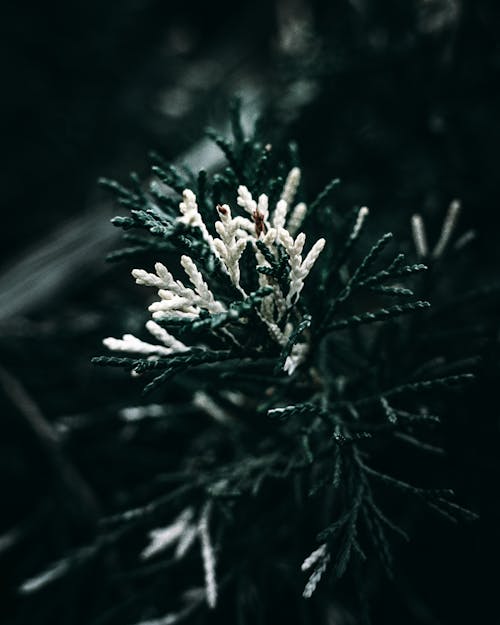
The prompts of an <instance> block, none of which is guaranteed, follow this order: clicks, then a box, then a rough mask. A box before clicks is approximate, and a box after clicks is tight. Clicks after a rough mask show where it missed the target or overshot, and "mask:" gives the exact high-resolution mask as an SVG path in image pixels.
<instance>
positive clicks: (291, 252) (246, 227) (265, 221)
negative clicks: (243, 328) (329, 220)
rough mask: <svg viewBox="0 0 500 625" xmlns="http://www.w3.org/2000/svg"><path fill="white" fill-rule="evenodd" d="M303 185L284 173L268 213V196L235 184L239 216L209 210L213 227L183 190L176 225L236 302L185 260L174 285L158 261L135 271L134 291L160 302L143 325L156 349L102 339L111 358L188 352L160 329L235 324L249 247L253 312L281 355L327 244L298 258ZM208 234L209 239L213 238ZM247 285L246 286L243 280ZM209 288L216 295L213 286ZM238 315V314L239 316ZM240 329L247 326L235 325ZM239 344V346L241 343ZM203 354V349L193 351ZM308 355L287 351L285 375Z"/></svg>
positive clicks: (221, 208)
mask: <svg viewBox="0 0 500 625" xmlns="http://www.w3.org/2000/svg"><path fill="white" fill-rule="evenodd" d="M299 183H300V170H299V169H298V168H297V167H294V168H293V169H292V170H291V171H290V173H289V174H288V176H287V178H286V181H285V184H284V187H283V190H282V193H281V195H280V199H279V200H278V201H277V203H276V205H275V206H274V208H273V209H272V210H270V207H269V197H268V196H267V195H266V194H265V193H262V194H261V195H260V196H259V197H258V198H257V199H254V197H253V196H252V193H251V192H250V191H249V189H248V188H247V187H246V186H244V185H240V186H238V188H237V190H236V191H237V196H236V204H237V206H238V207H240V209H242V211H243V214H233V213H234V211H233V210H232V209H231V207H230V206H229V205H228V204H222V205H217V206H216V207H214V214H215V216H216V217H218V219H216V220H215V223H214V224H206V223H205V221H204V220H203V217H202V215H201V213H200V211H199V209H198V203H197V198H196V195H195V194H194V193H193V191H191V190H190V189H185V190H184V192H183V194H182V201H181V202H180V204H179V213H180V214H179V216H178V217H177V218H176V221H177V223H178V224H182V225H184V226H185V227H186V228H188V229H191V231H192V232H194V233H196V232H197V233H199V235H198V237H199V239H201V240H202V241H203V244H204V245H205V246H206V248H208V252H209V253H210V254H211V255H212V256H213V257H215V260H216V263H218V267H219V269H220V270H221V271H222V273H223V274H225V275H226V276H227V278H228V281H229V283H230V285H231V286H232V287H233V289H234V300H233V301H228V299H227V296H226V297H221V296H216V295H215V294H214V291H213V290H211V287H210V282H209V284H207V281H206V278H207V277H208V276H207V275H206V274H205V275H204V274H203V270H204V269H203V267H202V266H201V265H200V264H199V261H198V263H197V262H195V260H194V259H193V258H192V257H191V256H188V255H183V256H181V258H180V264H181V266H182V269H183V270H184V274H185V278H184V279H182V280H180V279H176V278H175V277H174V276H173V274H172V273H171V272H170V271H169V269H167V267H165V265H163V264H162V263H161V262H157V263H156V264H155V266H154V273H150V272H148V271H145V270H144V269H134V270H133V271H132V275H133V277H134V278H135V281H136V283H137V284H140V285H144V286H149V287H153V288H155V289H157V292H158V300H157V301H155V302H154V303H152V304H151V305H150V307H149V311H150V312H151V313H152V317H153V319H152V320H151V321H149V322H148V323H147V325H146V327H147V329H148V331H149V332H150V334H151V335H153V337H154V338H155V339H157V341H158V343H156V344H155V343H149V342H145V341H143V340H141V339H139V338H137V337H135V336H133V335H131V334H126V335H124V336H123V337H122V338H121V339H115V338H107V339H105V340H104V345H105V346H106V347H108V348H109V349H110V350H112V351H120V352H129V353H131V354H143V355H148V356H149V357H150V358H158V357H162V356H170V355H172V354H174V353H180V352H185V351H187V350H189V349H190V348H189V346H187V345H185V344H184V343H182V342H181V341H180V340H178V339H177V338H176V337H175V336H173V335H172V334H170V333H169V332H168V331H167V330H166V329H165V328H164V327H162V326H161V325H160V324H161V323H162V322H165V323H168V322H175V321H176V320H181V321H182V320H184V321H187V320H192V321H196V320H202V319H206V318H207V316H210V315H219V314H224V313H226V314H228V315H229V316H230V315H231V314H233V317H238V313H237V312H235V309H234V306H233V307H232V305H234V304H236V305H238V304H239V303H244V302H245V300H248V301H253V300H252V299H251V298H252V296H253V295H255V294H252V293H251V288H250V286H249V285H248V284H246V282H248V274H245V272H244V271H243V270H242V266H241V260H242V256H243V254H244V253H245V250H246V249H247V248H249V249H250V250H251V254H253V271H254V272H255V277H254V282H257V283H258V285H259V287H260V288H264V287H265V288H267V289H268V291H269V293H267V291H266V292H265V294H264V295H262V296H261V297H260V299H259V301H258V304H256V312H257V315H258V317H259V318H260V320H261V321H262V323H263V324H264V325H265V326H266V328H267V333H268V335H269V336H270V337H271V339H272V340H273V341H275V342H276V343H277V344H278V345H279V346H280V347H281V348H285V347H286V345H287V343H288V341H289V339H290V337H291V336H292V334H293V331H294V329H295V328H296V327H297V325H298V324H299V323H300V322H301V319H302V315H301V313H299V310H298V309H297V303H298V301H299V299H300V295H301V292H302V289H303V287H304V282H305V280H306V278H307V277H308V275H309V273H310V271H311V269H312V268H313V266H314V263H315V262H316V260H317V258H318V256H319V255H320V253H321V251H322V250H323V248H324V246H325V240H324V239H322V238H321V239H319V240H318V241H316V242H315V243H314V245H312V247H311V248H310V250H309V252H308V253H307V254H305V256H303V252H304V248H305V244H306V236H305V234H304V233H302V232H301V233H299V234H296V232H297V231H298V229H299V228H300V226H301V224H302V221H303V219H304V217H305V214H306V205H305V204H303V203H299V204H297V205H296V206H293V201H294V198H295V195H296V192H297V188H298V185H299ZM211 231H212V232H213V234H212V233H211ZM283 254H285V255H286V272H285V274H286V275H285V277H284V279H282V280H279V279H278V278H277V277H276V275H275V274H274V273H273V272H274V269H275V268H274V267H273V265H274V264H275V263H279V261H280V260H281V259H282V257H283ZM245 278H246V281H245ZM213 289H214V290H215V292H217V288H216V286H215V285H214V286H213ZM236 310H237V309H236ZM240 321H241V323H242V324H244V323H245V321H244V319H241V320H240ZM218 336H219V338H221V340H222V339H224V340H228V337H230V338H231V339H232V341H233V343H237V340H236V338H235V337H234V336H233V335H232V334H231V332H230V331H229V330H227V329H226V328H224V329H223V331H222V332H221V333H219V334H218ZM242 342H244V340H243V341H242ZM196 346H197V347H200V345H196ZM307 351H308V345H307V343H304V342H303V343H297V342H295V344H294V345H293V346H292V347H291V349H290V351H289V353H288V355H287V357H286V359H285V362H284V365H283V369H284V371H286V372H287V373H288V374H290V375H291V374H292V373H293V372H294V371H295V370H296V368H297V367H298V366H299V365H300V363H301V362H302V361H303V359H304V357H305V355H306V353H307Z"/></svg>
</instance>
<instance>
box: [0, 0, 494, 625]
mask: <svg viewBox="0 0 500 625" xmlns="http://www.w3.org/2000/svg"><path fill="white" fill-rule="evenodd" d="M2 9H3V10H2V13H3V16H2V29H1V30H2V52H1V61H0V63H1V65H0V71H1V75H2V98H1V100H0V110H1V115H0V120H1V123H2V125H3V127H2V132H1V137H2V155H3V159H2V166H1V168H0V185H1V187H0V188H1V189H2V193H1V202H2V205H3V206H2V224H1V225H2V235H3V236H2V256H1V259H0V261H1V264H0V294H1V297H0V393H1V403H2V417H1V418H2V421H3V423H2V435H1V436H0V467H1V469H2V470H1V477H0V488H1V490H2V495H1V502H2V503H1V506H0V621H1V620H2V613H3V614H4V615H5V619H6V622H15V623H38V622H39V623H46V622H47V623H49V622H50V623H59V622H60V623H73V622H75V623H80V622H82V623H83V622H91V620H85V618H84V617H80V616H79V611H80V610H83V613H84V614H86V613H87V612H86V610H88V615H91V613H92V610H91V609H90V608H88V607H85V609H84V608H83V603H84V601H85V600H84V597H83V596H82V594H81V592H80V589H81V587H85V588H87V591H86V592H88V588H94V587H93V586H92V584H91V583H90V581H89V580H88V579H79V580H76V581H75V580H73V581H72V585H71V587H67V588H65V592H66V597H65V600H64V601H62V600H59V599H58V600H56V598H55V597H54V596H51V597H49V598H48V599H47V598H46V597H45V596H44V597H43V598H42V597H36V598H35V599H34V600H33V603H29V605H27V606H26V605H23V606H19V605H18V602H17V599H16V590H15V589H16V588H17V586H18V585H19V583H21V582H22V581H23V580H24V579H25V578H26V577H29V576H30V575H32V574H34V573H36V572H37V571H38V570H39V569H40V568H41V567H42V566H43V565H44V564H46V563H47V562H49V561H50V560H51V559H55V558H56V557H57V555H58V554H60V553H61V550H62V549H63V548H65V547H70V546H74V545H76V544H80V543H81V542H82V540H84V538H85V537H86V536H90V535H92V532H93V529H94V527H95V522H96V517H97V516H98V513H97V511H95V510H94V509H93V508H94V506H96V507H101V508H102V507H104V508H106V498H107V497H111V496H112V495H113V493H114V494H115V495H116V493H117V492H118V491H120V489H126V484H127V479H129V477H130V476H129V475H128V473H127V471H129V470H130V473H133V471H132V469H130V466H131V465H132V464H133V462H134V459H133V457H130V458H124V457H120V456H119V453H120V452H118V451H117V452H116V453H117V456H116V457H114V456H111V457H110V456H109V449H110V447H111V445H110V444H108V443H110V441H111V440H112V437H113V435H114V434H113V427H112V425H111V423H112V417H111V416H110V417H109V423H110V425H109V427H108V429H106V428H104V429H103V428H102V427H101V429H99V430H93V429H92V428H90V429H89V428H87V429H85V428H81V430H80V429H79V428H78V426H75V432H76V434H75V435H71V436H67V431H68V429H69V430H71V427H72V425H71V424H73V425H74V424H75V423H76V424H78V423H85V420H86V419H87V418H88V415H91V414H93V413H95V411H100V413H101V414H109V415H112V414H113V411H114V410H115V408H117V407H120V406H123V405H127V403H128V404H130V403H132V404H133V403H135V402H137V397H138V389H139V388H140V387H139V385H137V386H133V385H132V386H131V384H130V382H129V381H128V380H125V381H124V380H122V379H121V377H120V376H119V375H117V376H116V377H115V379H114V380H113V384H110V383H109V377H107V378H104V376H102V374H101V372H100V371H97V372H96V371H94V370H93V369H92V367H91V366H90V364H89V359H90V356H91V355H93V354H95V353H96V352H98V351H99V349H100V347H99V346H100V340H101V338H102V337H103V336H107V335H109V334H116V333H117V327H122V326H126V325H127V312H126V307H125V304H124V300H125V299H126V298H133V297H137V295H136V294H135V291H133V292H132V289H131V287H130V285H129V282H130V280H129V277H128V272H127V271H126V270H124V269H123V268H121V267H116V266H114V265H107V264H106V263H105V262H104V258H105V255H106V252H107V251H109V250H110V249H112V248H113V245H114V241H115V233H114V231H113V228H112V227H111V226H109V225H108V222H109V218H110V217H111V216H112V215H113V214H114V211H115V210H116V209H115V208H114V207H113V206H112V203H111V202H110V200H109V197H108V196H107V195H106V194H104V193H103V192H102V191H100V190H99V188H98V185H97V178H98V177H99V176H107V177H112V178H117V179H118V180H120V181H125V180H126V178H127V175H128V172H130V171H131V170H135V171H138V172H140V173H141V174H143V173H145V172H146V166H147V160H146V154H147V152H148V150H151V149H155V150H157V151H160V152H161V153H162V154H163V155H164V156H165V158H166V159H167V160H172V161H177V162H183V161H188V162H193V163H197V158H199V156H200V152H201V151H202V150H203V149H204V143H203V131H204V129H205V127H206V126H207V125H210V126H215V127H218V128H224V125H225V120H226V117H227V105H228V101H229V98H230V97H231V96H232V95H234V94H240V95H241V96H242V99H243V102H244V110H246V111H247V112H248V118H249V120H250V121H251V119H253V118H254V117H255V116H256V114H257V112H258V111H267V119H268V122H267V123H268V125H269V128H270V134H272V133H276V130H275V128H276V126H277V124H276V123H275V122H279V123H280V124H282V125H283V131H282V134H284V135H285V136H286V137H290V138H292V137H293V138H294V139H295V140H297V142H298V144H299V148H300V155H301V158H302V161H303V163H304V170H305V178H306V181H307V182H306V184H307V187H308V191H309V195H312V194H314V192H316V191H318V190H319V189H320V188H321V187H322V186H323V185H324V184H325V183H326V182H327V181H328V180H329V179H330V178H331V177H332V176H339V177H340V178H341V179H342V181H343V184H342V186H341V188H340V190H339V195H338V196H337V197H338V203H339V205H340V206H350V205H354V204H367V205H368V206H370V208H371V210H372V214H373V215H374V217H373V222H372V227H373V228H374V230H375V233H374V236H376V235H377V234H380V232H382V231H383V230H384V229H387V228H388V229H390V230H392V231H393V232H395V233H396V234H397V235H398V236H399V237H400V239H401V240H402V241H403V245H405V244H407V242H408V240H409V238H410V227H409V220H410V216H411V215H412V214H413V213H414V212H416V211H418V212H421V213H422V214H423V215H424V217H425V220H426V224H427V225H428V230H429V232H430V233H434V234H435V236H437V233H438V232H439V228H440V224H441V222H442V219H443V216H444V214H445V212H446V208H447V206H448V204H449V203H450V201H451V200H452V199H454V198H460V199H461V200H462V202H463V207H464V210H463V214H462V216H461V224H460V229H461V230H463V231H464V232H465V231H466V230H467V229H469V228H472V229H473V230H474V231H475V232H476V239H475V241H474V243H473V244H472V246H471V247H470V248H469V250H468V254H469V264H468V269H467V271H466V273H464V274H463V276H461V279H462V280H463V282H464V284H466V285H467V286H468V287H474V286H477V285H479V284H480V283H483V282H484V281H487V280H495V279H496V277H497V273H498V267H499V264H498V261H499V249H500V246H499V245H498V224H499V222H498V217H497V213H498V210H499V199H500V185H499V184H498V174H497V166H498V165H497V163H498V146H499V144H500V118H499V110H500V84H499V77H500V74H499V69H500V39H499V37H498V31H499V28H500V5H499V3H498V2H496V1H495V0H380V1H377V2H374V1H369V0H339V1H338V2H331V3H327V2H319V1H316V2H315V1H310V2H307V1H305V0H275V1H264V0H262V1H259V0H254V1H253V2H249V1H246V0H242V1H240V2H232V3H230V2H215V3H207V2H202V1H200V0H192V1H191V2H190V3H176V2H166V1H164V2H160V1H153V0H121V1H116V0H110V1H108V2H97V1H96V0H88V1H86V2H75V1H73V2H52V3H37V2H34V1H32V2H24V3H14V2H10V3H9V2H7V3H4V4H3V7H2ZM210 158H213V156H212V155H211V153H210ZM211 164H212V165H215V164H216V161H213V162H212V163H211ZM405 242H406V243H405ZM496 312H498V311H496ZM117 320H119V323H117ZM489 323H490V324H491V331H492V333H496V332H497V325H496V322H495V320H494V319H493V320H490V322H489ZM497 376H498V364H497V357H496V352H495V353H492V354H491V355H490V360H489V361H488V362H487V365H486V366H485V372H484V378H483V382H482V386H481V387H480V388H479V389H476V391H474V393H470V394H469V395H468V396H467V397H466V399H465V400H464V401H463V402H462V403H461V404H460V405H456V406H452V408H451V410H452V411H453V410H455V411H456V423H455V426H456V427H455V429H454V430H453V434H452V435H450V440H449V446H450V450H451V451H450V457H451V464H450V475H451V476H452V479H454V480H456V482H458V490H459V492H460V494H461V495H462V496H463V497H464V499H465V500H466V501H467V502H468V504H469V505H470V506H472V507H473V508H474V509H475V510H476V511H477V512H479V513H480V514H481V520H480V521H479V522H478V523H477V524H475V526H474V527H470V526H467V527H461V528H456V527H453V528H450V527H448V526H444V525H439V524H437V525H435V524H434V521H433V519H430V520H429V522H428V526H425V525H424V526H423V527H422V528H421V531H419V532H417V536H416V538H415V542H414V543H413V545H412V546H410V547H405V548H404V549H402V550H401V551H402V553H401V554H400V557H401V560H402V562H403V564H402V567H401V570H400V576H399V579H397V580H396V582H397V583H396V585H395V586H391V585H390V584H387V585H386V586H385V585H382V589H381V590H380V592H379V593H378V595H377V601H376V605H375V614H376V618H375V619H374V622H375V623H377V624H378V623H380V624H381V625H382V624H383V625H386V624H387V625H389V624H391V623H422V624H429V625H434V624H436V625H438V624H443V625H444V624H450V625H451V624H459V623H460V624H461V623H464V624H465V623H469V622H488V623H493V622H500V619H499V616H498V609H497V608H496V606H495V593H496V590H495V587H496V585H497V584H498V572H496V558H495V556H494V554H495V553H497V554H498V553H500V550H499V547H500V545H499V540H498V530H497V528H498V526H499V523H500V518H499V516H500V515H499V509H500V507H499V503H498V470H499V460H498V456H499V450H498V442H499V436H498V433H499V432H498V429H499V417H498V409H497V407H496V406H497V405H498V400H497V397H496V393H495V385H496V383H497V379H498V377H497ZM70 426H71V427H70ZM82 432H83V433H82ZM120 463H121V464H120ZM123 466H125V467H127V468H126V469H119V468H117V467H123ZM457 476H458V477H457ZM86 575H87V576H89V577H91V576H92V572H90V573H89V572H87V573H86ZM94 592H97V591H96V590H95V588H94ZM97 594H98V593H97ZM118 594H119V593H118ZM112 600H114V598H113V597H111V598H110V599H109V601H112ZM95 601H96V604H97V603H100V604H102V605H106V599H103V598H102V597H99V598H96V599H95ZM35 615H36V616H35ZM89 618H90V616H89ZM81 619H83V620H81ZM92 622H93V621H92ZM96 622H97V621H96Z"/></svg>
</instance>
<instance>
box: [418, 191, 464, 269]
mask: <svg viewBox="0 0 500 625" xmlns="http://www.w3.org/2000/svg"><path fill="white" fill-rule="evenodd" d="M461 209H462V205H461V203H460V200H453V201H452V202H451V204H450V206H449V208H448V212H447V213H446V217H445V218H444V221H443V225H442V227H441V233H440V235H439V238H438V240H437V243H436V245H435V246H434V248H433V249H432V251H430V250H429V246H428V244H427V235H426V231H425V224H424V220H423V219H422V216H421V215H419V214H416V215H413V216H412V218H411V229H412V234H413V243H414V245H415V251H416V252H417V255H418V256H419V257H420V258H433V259H434V260H436V259H438V258H440V257H441V256H442V255H443V254H444V252H445V251H446V249H447V248H448V246H449V244H450V241H451V239H452V237H453V233H454V232H455V230H456V227H457V223H458V218H459V215H460V212H461ZM474 237H475V233H474V231H472V230H468V231H467V232H466V233H465V234H464V235H462V236H461V237H460V238H459V239H458V240H457V241H456V242H455V245H454V248H455V249H456V250H459V249H461V248H462V247H464V246H465V245H466V244H467V243H469V242H470V241H472V239H473V238H474Z"/></svg>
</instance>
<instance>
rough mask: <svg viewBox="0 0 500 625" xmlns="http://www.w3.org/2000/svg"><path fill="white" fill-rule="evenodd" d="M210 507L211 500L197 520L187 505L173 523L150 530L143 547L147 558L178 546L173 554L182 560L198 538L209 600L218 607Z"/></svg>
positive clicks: (145, 558)
mask: <svg viewBox="0 0 500 625" xmlns="http://www.w3.org/2000/svg"><path fill="white" fill-rule="evenodd" d="M210 511H211V505H210V503H208V504H206V505H205V506H204V507H203V510H202V511H201V514H200V516H199V518H198V520H196V519H194V510H193V508H186V509H185V510H183V512H181V514H180V515H179V516H178V517H177V518H176V519H175V520H174V522H173V523H171V524H170V525H167V526H166V527H162V528H158V529H154V530H152V531H151V532H149V544H148V545H147V546H146V548H145V549H144V550H143V551H142V553H141V558H142V559H143V560H147V559H149V558H151V557H153V556H155V555H157V554H158V553H160V552H162V551H164V550H165V549H168V548H170V547H174V546H175V551H174V557H175V559H176V560H180V559H181V558H183V557H184V555H185V554H186V553H187V552H188V551H189V549H190V547H191V546H192V545H193V544H194V542H195V541H196V539H198V540H199V544H200V549H201V558H202V561H203V569H204V573H205V595H206V600H207V603H208V605H209V606H210V607H211V608H215V606H216V604H217V581H216V576H215V564H216V561H215V553H214V549H213V546H212V541H211V538H210V532H209V520H210Z"/></svg>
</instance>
